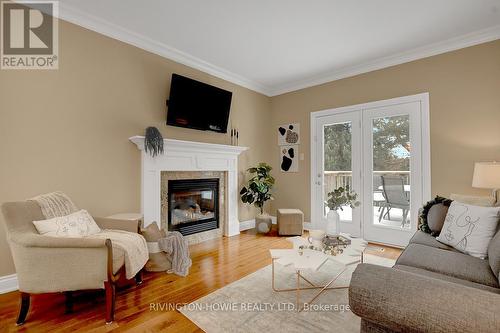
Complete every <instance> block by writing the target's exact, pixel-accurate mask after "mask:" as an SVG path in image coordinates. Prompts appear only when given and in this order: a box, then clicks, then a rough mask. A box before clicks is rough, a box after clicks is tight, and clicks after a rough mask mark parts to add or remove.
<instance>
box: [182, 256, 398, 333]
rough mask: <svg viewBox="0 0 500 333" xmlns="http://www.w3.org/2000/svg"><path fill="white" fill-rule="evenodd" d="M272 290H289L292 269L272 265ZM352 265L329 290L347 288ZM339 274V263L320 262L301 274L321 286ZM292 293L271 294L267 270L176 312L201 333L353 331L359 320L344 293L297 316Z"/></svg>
mask: <svg viewBox="0 0 500 333" xmlns="http://www.w3.org/2000/svg"><path fill="white" fill-rule="evenodd" d="M365 262H367V263H371V264H376V265H381V266H387V267H392V266H393V265H394V260H391V259H386V258H382V257H378V256H374V255H370V254H366V255H365ZM275 267H276V270H275V281H276V287H277V288H280V289H282V288H293V287H295V284H296V275H295V274H294V271H293V269H292V268H289V267H283V266H280V265H278V264H276V266H275ZM355 268H356V265H351V266H350V267H349V268H348V270H347V271H346V272H344V273H343V274H342V275H341V276H340V278H339V279H338V280H337V281H336V282H335V283H334V284H333V286H347V285H349V282H350V279H351V275H352V272H353V271H354V269H355ZM341 270H342V266H341V265H340V264H337V263H334V262H332V261H328V262H326V263H325V264H324V265H323V267H321V269H320V270H319V271H318V272H315V273H308V272H305V273H304V275H305V276H306V277H307V278H308V279H309V280H310V281H311V282H313V283H316V284H318V285H321V284H325V283H326V282H328V281H330V280H331V279H332V277H334V276H335V275H336V273H339V272H340V271H341ZM316 293H317V290H316V291H314V290H313V291H311V290H308V291H301V301H302V302H305V301H309V300H310V299H311V298H312V297H314V295H315V294H316ZM295 299H296V294H295V291H290V292H275V291H273V289H272V288H271V265H269V266H266V267H264V268H262V269H260V270H258V271H256V272H254V273H252V274H250V275H247V276H245V277H244V278H242V279H240V280H238V281H236V282H233V283H231V284H229V285H227V286H225V287H223V288H221V289H218V290H217V291H215V292H213V293H211V294H209V295H207V296H205V297H202V298H200V299H198V300H196V301H195V302H193V303H190V304H188V305H186V306H184V307H183V308H182V309H181V313H182V314H184V315H185V316H186V317H188V318H189V319H190V320H191V321H192V322H194V323H195V324H196V325H197V326H198V327H200V328H201V329H202V330H203V331H205V332H207V333H220V332H242V333H243V332H245V333H251V332H259V333H271V332H331V331H337V332H356V333H357V332H359V328H360V319H359V318H358V317H357V316H356V315H354V314H353V313H352V312H351V311H350V310H349V305H348V304H349V303H348V297H347V289H337V290H328V291H325V292H324V293H323V294H322V295H321V296H320V297H319V298H318V299H316V301H315V302H314V303H313V304H312V305H311V306H310V307H308V308H306V309H304V310H303V311H302V312H297V311H296V310H295Z"/></svg>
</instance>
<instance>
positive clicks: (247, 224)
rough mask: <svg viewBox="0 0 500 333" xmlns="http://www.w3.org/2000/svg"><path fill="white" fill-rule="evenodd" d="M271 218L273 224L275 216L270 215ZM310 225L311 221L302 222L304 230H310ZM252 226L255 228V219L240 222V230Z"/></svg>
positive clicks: (275, 221)
mask: <svg viewBox="0 0 500 333" xmlns="http://www.w3.org/2000/svg"><path fill="white" fill-rule="evenodd" d="M271 219H272V221H273V224H276V223H277V220H276V216H271ZM311 227H312V224H311V222H304V230H311ZM253 228H255V219H251V220H246V221H241V222H240V231H245V230H249V229H253Z"/></svg>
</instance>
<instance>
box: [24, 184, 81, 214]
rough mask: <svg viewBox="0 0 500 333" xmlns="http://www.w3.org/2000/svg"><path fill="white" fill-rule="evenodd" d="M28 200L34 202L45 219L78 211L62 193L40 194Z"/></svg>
mask: <svg viewBox="0 0 500 333" xmlns="http://www.w3.org/2000/svg"><path fill="white" fill-rule="evenodd" d="M29 200H32V201H36V202H37V203H38V205H39V206H40V208H41V210H42V214H43V216H45V218H46V219H52V218H54V217H61V216H66V215H69V214H71V213H74V212H76V211H78V208H77V207H76V205H75V204H74V203H73V201H71V199H70V198H69V197H68V196H67V195H66V194H64V193H63V192H59V191H58V192H52V193H47V194H42V195H39V196H36V197H34V198H31V199H29Z"/></svg>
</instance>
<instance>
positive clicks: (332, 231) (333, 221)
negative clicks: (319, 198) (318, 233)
mask: <svg viewBox="0 0 500 333" xmlns="http://www.w3.org/2000/svg"><path fill="white" fill-rule="evenodd" d="M326 219H327V222H326V234H327V235H329V236H334V235H338V234H339V233H340V215H339V213H338V212H337V211H336V210H330V211H329V212H328V214H327V215H326Z"/></svg>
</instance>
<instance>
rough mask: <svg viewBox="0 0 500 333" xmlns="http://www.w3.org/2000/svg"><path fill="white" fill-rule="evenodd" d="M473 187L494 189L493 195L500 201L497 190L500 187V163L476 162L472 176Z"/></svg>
mask: <svg viewBox="0 0 500 333" xmlns="http://www.w3.org/2000/svg"><path fill="white" fill-rule="evenodd" d="M472 187H476V188H487V189H491V190H493V197H494V198H495V200H496V201H497V202H498V199H499V198H498V197H497V190H498V189H500V163H497V162H476V163H475V164H474V175H473V176H472Z"/></svg>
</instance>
